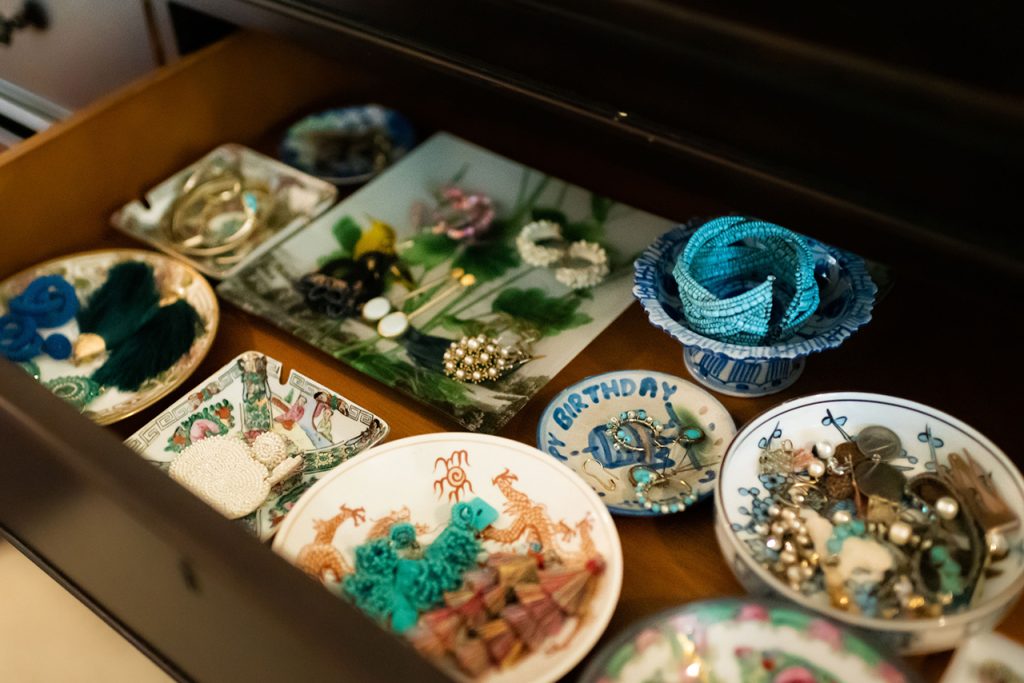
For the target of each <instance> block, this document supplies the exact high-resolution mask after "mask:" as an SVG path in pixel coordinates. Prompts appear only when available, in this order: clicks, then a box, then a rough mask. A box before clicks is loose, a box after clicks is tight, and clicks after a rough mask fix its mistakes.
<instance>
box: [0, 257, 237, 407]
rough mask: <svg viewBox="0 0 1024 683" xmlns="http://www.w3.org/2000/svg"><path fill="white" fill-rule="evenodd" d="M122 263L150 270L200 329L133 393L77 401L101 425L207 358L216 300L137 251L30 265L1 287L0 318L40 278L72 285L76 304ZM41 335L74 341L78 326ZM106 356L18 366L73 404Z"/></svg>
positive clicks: (194, 278) (161, 392) (185, 272)
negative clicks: (166, 365)
mask: <svg viewBox="0 0 1024 683" xmlns="http://www.w3.org/2000/svg"><path fill="white" fill-rule="evenodd" d="M124 261H142V262H144V263H147V264H149V265H150V266H152V267H153V275H154V277H155V279H156V283H157V288H158V290H159V292H160V294H161V295H162V296H164V297H171V296H173V297H180V298H183V299H185V300H186V301H187V302H188V303H189V304H190V305H191V306H192V308H194V309H195V310H196V312H197V313H198V314H199V319H200V321H201V327H202V329H201V330H200V331H199V332H197V334H196V337H195V340H194V341H193V343H192V347H191V348H190V349H189V350H188V352H186V353H185V355H183V356H182V357H181V358H179V359H178V361H177V362H175V363H174V364H173V365H172V366H171V367H170V368H168V369H167V370H165V371H164V372H162V373H160V374H159V375H157V376H156V377H152V378H150V379H148V380H146V381H145V382H144V383H143V384H142V386H140V387H139V389H138V390H137V391H122V390H120V389H117V388H105V389H102V390H101V391H100V393H99V394H98V395H95V394H92V393H90V394H88V395H87V396H84V397H82V398H81V401H79V402H81V403H83V404H84V405H82V406H80V407H81V408H82V413H83V414H84V415H85V416H86V417H88V418H89V419H91V420H92V421H93V422H95V423H97V424H101V425H107V424H111V423H113V422H117V421H118V420H123V419H124V418H126V417H130V416H131V415H134V414H135V413H137V412H139V411H140V410H143V409H144V408H148V407H149V406H151V405H153V404H154V403H156V402H157V401H159V400H160V399H161V398H163V397H164V396H167V395H168V394H169V393H171V392H172V391H174V390H175V389H176V388H177V387H178V386H180V385H181V384H182V383H183V382H184V381H185V380H186V379H188V377H189V375H191V374H192V372H193V371H195V369H196V368H197V367H199V364H200V363H201V362H202V361H203V359H204V358H205V357H206V354H207V352H209V350H210V347H211V346H212V345H213V339H214V337H215V336H216V333H217V324H218V322H219V320H220V309H219V307H218V305H217V297H216V295H215V294H214V293H213V289H212V288H211V287H210V285H209V283H208V282H207V281H206V280H205V279H204V278H203V276H202V275H200V274H199V273H198V272H197V271H196V270H195V269H194V268H192V267H191V266H189V265H187V264H185V263H182V262H181V261H178V260H175V259H173V258H170V257H168V256H164V255H162V254H157V253H155V252H152V251H143V250H140V249H105V250H101V251H89V252H82V253H79V254H72V255H70V256H62V257H60V258H56V259H52V260H50V261H46V262H45V263H41V264H39V265H36V266H32V267H31V268H28V269H26V270H23V271H21V272H20V273H18V274H16V275H12V276H11V277H9V278H7V279H6V280H4V281H3V282H0V315H3V314H4V313H6V312H7V310H8V302H9V301H10V300H11V299H12V298H14V297H15V296H17V295H19V294H21V293H22V291H23V290H24V289H25V288H26V287H28V285H29V283H31V282H32V281H33V280H35V279H36V278H38V277H41V276H44V275H59V276H61V277H62V278H64V280H66V281H67V282H68V283H69V284H71V285H72V286H73V287H74V289H75V293H76V294H77V295H78V300H79V302H80V303H81V304H83V305H84V304H85V303H86V301H88V298H89V296H90V295H91V294H92V293H93V292H94V291H95V290H96V289H98V288H99V287H100V286H101V285H102V284H103V282H104V281H105V280H106V278H107V272H108V271H109V270H110V269H111V268H112V267H113V266H115V265H117V264H119V263H122V262H124ZM40 332H41V333H44V336H45V335H50V334H55V333H59V334H62V335H64V336H65V337H67V338H68V339H69V340H71V341H74V340H75V339H76V338H77V337H78V323H77V322H76V321H75V320H74V319H72V320H71V321H70V322H68V323H65V324H64V325H61V326H59V327H55V328H52V329H46V330H40ZM105 359H106V355H100V356H99V357H98V358H96V359H95V360H92V361H88V362H84V363H82V364H80V365H75V364H74V363H73V362H72V361H71V360H70V359H68V360H54V359H53V358H50V357H49V356H47V355H44V354H41V355H38V356H36V357H35V358H33V359H32V360H30V361H26V362H24V363H22V367H24V368H25V369H26V370H27V371H28V372H29V373H31V374H32V375H33V376H34V377H36V379H38V380H39V381H41V382H42V383H43V384H44V385H46V386H47V387H48V388H50V389H51V390H53V391H54V392H55V393H57V394H58V395H60V396H62V397H64V398H67V399H68V400H70V401H72V402H73V403H76V398H77V397H76V396H75V395H74V393H75V390H76V388H77V387H80V386H81V384H82V382H83V381H85V380H86V378H88V377H90V376H91V375H92V374H93V372H94V371H95V370H96V369H97V368H98V367H100V366H101V365H102V364H103V362H104V360H105ZM93 396H95V397H94V398H93Z"/></svg>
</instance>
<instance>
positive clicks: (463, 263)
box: [452, 242, 519, 282]
mask: <svg viewBox="0 0 1024 683" xmlns="http://www.w3.org/2000/svg"><path fill="white" fill-rule="evenodd" d="M518 265H519V252H518V251H516V250H515V248H513V247H512V246H510V245H508V244H505V243H504V242H484V243H481V244H473V245H470V246H468V247H466V249H465V250H464V251H463V252H462V253H461V254H459V255H458V257H456V259H455V260H454V261H453V262H452V266H453V267H455V268H462V269H463V270H465V271H466V272H467V273H472V274H473V275H475V276H476V279H477V282H487V281H488V280H494V279H495V278H499V277H501V276H502V275H504V274H505V273H507V272H508V271H509V270H511V269H513V268H515V267H516V266H518Z"/></svg>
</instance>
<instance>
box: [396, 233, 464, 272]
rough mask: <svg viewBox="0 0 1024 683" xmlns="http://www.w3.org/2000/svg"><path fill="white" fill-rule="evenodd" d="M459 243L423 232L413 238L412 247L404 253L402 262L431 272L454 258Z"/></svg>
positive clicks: (442, 236)
mask: <svg viewBox="0 0 1024 683" xmlns="http://www.w3.org/2000/svg"><path fill="white" fill-rule="evenodd" d="M458 246H459V243H458V242H456V241H455V240H453V239H452V238H450V237H448V236H447V235H435V234H434V233H432V232H421V233H420V234H418V235H416V236H415V237H413V238H412V246H410V247H409V248H408V249H406V250H404V251H403V252H402V257H401V258H402V260H403V261H405V262H406V263H408V264H409V265H412V266H423V267H424V268H425V269H427V270H430V269H431V268H433V267H434V266H437V265H440V264H441V263H443V262H444V261H446V260H448V259H449V258H451V257H452V254H454V253H455V250H456V248H457V247H458Z"/></svg>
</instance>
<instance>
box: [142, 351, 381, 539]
mask: <svg viewBox="0 0 1024 683" xmlns="http://www.w3.org/2000/svg"><path fill="white" fill-rule="evenodd" d="M281 369H282V368H281V362H280V361H278V360H274V359H273V358H270V357H268V356H264V355H263V354H261V353H257V352H256V351H247V352H246V353H243V354H241V355H239V356H238V357H236V358H235V359H233V360H232V361H231V362H229V363H228V364H227V365H225V366H224V367H222V368H220V369H219V370H217V372H215V373H213V375H211V376H210V377H208V378H207V379H206V381H204V382H203V383H201V384H200V385H198V386H196V387H194V388H193V389H192V390H191V391H190V392H188V393H187V394H186V395H185V396H182V397H181V398H180V399H179V400H177V401H176V402H175V403H174V405H172V406H171V407H169V408H168V409H167V410H165V411H164V412H162V413H160V414H159V415H157V416H156V417H154V418H153V419H152V420H151V421H150V422H149V423H148V424H147V425H146V426H145V427H143V428H142V429H140V430H139V431H137V432H135V434H133V435H132V436H131V437H130V438H128V440H127V441H125V444H126V445H127V446H128V447H129V448H131V449H132V450H134V451H136V452H137V453H138V454H139V455H141V456H142V457H143V458H145V459H146V460H148V461H149V462H151V463H153V464H155V465H157V466H158V467H160V468H161V469H163V470H167V469H168V468H169V467H170V466H171V463H172V462H174V459H175V458H176V457H177V456H178V454H180V453H181V452H182V451H183V450H184V449H185V448H187V447H188V446H190V445H191V444H193V443H195V442H197V441H201V440H202V439H205V438H207V437H209V436H225V435H231V434H244V435H248V436H250V437H251V436H252V435H254V434H259V433H262V432H266V431H273V432H276V433H277V434H280V435H281V436H282V437H284V439H285V442H286V443H287V444H288V452H289V454H299V455H301V456H302V459H303V461H304V464H303V468H302V470H301V474H299V475H297V476H296V477H294V478H291V479H289V480H287V481H285V482H282V485H281V486H279V487H275V488H274V489H273V490H272V491H271V495H270V497H268V498H267V500H266V502H265V503H264V504H263V505H261V506H260V507H259V508H258V509H257V510H256V511H255V512H253V513H251V514H249V515H247V516H245V517H243V518H242V519H241V520H240V521H241V523H242V524H243V525H245V526H246V528H248V529H249V530H250V531H251V532H252V533H253V534H255V535H256V536H259V538H260V540H262V541H267V540H269V539H270V538H271V537H272V536H273V535H274V533H275V532H276V531H277V529H278V527H279V525H280V524H281V522H282V520H283V519H284V518H285V516H286V515H287V514H288V511H289V510H291V508H292V506H293V505H294V504H295V501H297V500H298V499H299V496H301V495H302V494H303V492H305V491H306V490H308V489H309V488H310V487H311V486H313V484H314V483H316V481H317V480H318V479H319V478H320V477H322V476H323V475H324V473H325V472H329V471H330V470H332V469H334V468H335V467H337V466H338V465H340V464H341V463H343V462H345V461H346V460H348V459H349V458H351V457H352V456H354V455H357V454H359V453H362V452H363V451H365V450H366V449H368V448H370V447H371V446H373V445H374V444H376V443H379V442H380V441H381V440H383V439H384V437H386V436H387V433H388V425H387V423H386V422H384V420H382V419H381V418H379V417H378V416H377V415H375V414H373V413H371V412H370V411H368V410H366V409H365V408H363V407H361V406H359V405H356V404H355V403H352V402H351V401H349V400H348V399H345V398H343V397H341V396H339V395H338V394H337V393H336V392H334V391H332V390H330V389H328V388H327V387H325V386H323V385H322V384H319V383H318V382H314V381H313V380H311V379H309V378H308V377H306V376H305V375H303V374H302V373H299V372H296V371H292V372H291V373H290V374H289V375H288V379H287V381H285V382H282V381H281Z"/></svg>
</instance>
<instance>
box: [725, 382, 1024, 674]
mask: <svg viewBox="0 0 1024 683" xmlns="http://www.w3.org/2000/svg"><path fill="white" fill-rule="evenodd" d="M871 425H883V426H885V427H888V428H889V429H891V430H893V431H894V432H895V433H896V434H897V435H898V436H899V438H900V441H901V443H902V452H901V455H900V456H899V457H898V458H896V459H894V460H892V461H890V464H891V465H893V466H894V467H898V468H900V469H903V470H904V471H905V474H906V475H907V476H908V477H910V476H913V475H914V474H918V473H921V472H935V471H936V470H937V469H938V468H939V467H940V466H944V465H946V464H947V462H948V458H949V454H950V453H953V452H957V453H963V451H964V450H965V449H966V451H968V452H969V454H970V455H971V457H972V458H973V459H974V460H975V461H976V462H977V463H978V464H979V465H980V466H981V468H982V469H984V470H985V471H986V472H989V473H991V478H992V481H993V482H994V485H995V487H996V489H997V490H998V491H999V493H1000V495H1001V497H1002V498H1003V499H1004V500H1005V501H1006V503H1007V504H1008V505H1009V507H1010V509H1011V510H1012V511H1013V512H1014V513H1015V514H1016V515H1017V517H1018V519H1020V520H1024V478H1022V477H1021V473H1020V472H1019V471H1018V470H1017V468H1016V467H1015V466H1014V465H1013V463H1012V462H1011V461H1010V459H1009V458H1008V457H1007V456H1006V454H1005V453H1003V452H1002V451H1001V450H999V448H998V447H996V446H995V444H993V443H992V442H991V441H989V440H988V439H987V438H985V437H984V436H982V435H981V434H979V433H978V432H977V431H976V430H974V429H972V428H971V427H970V426H968V425H966V424H964V423H963V422H961V421H960V420H958V419H956V418H955V417H952V416H951V415H947V414H946V413H943V412H940V411H938V410H935V409H934V408H930V407H928V406H926V405H922V404H920V403H915V402H913V401H907V400H905V399H900V398H894V397H891V396H883V395H880V394H864V393H852V392H851V393H831V394H817V395H814V396H807V397H804V398H799V399H796V400H793V401H787V402H785V403H782V404H780V405H778V406H776V407H775V408H772V409H771V410H769V411H767V412H765V413H763V414H761V415H759V416H758V417H756V418H754V419H753V420H751V421H750V422H749V423H747V425H746V426H745V427H744V428H743V429H741V430H740V431H739V433H738V434H737V435H736V438H735V439H734V440H733V442H732V444H731V445H730V446H729V449H728V451H727V452H726V455H725V459H724V461H723V462H722V467H721V472H720V475H719V479H718V490H717V491H716V492H715V513H716V514H715V533H716V535H717V536H718V542H719V545H720V547H721V550H722V553H723V554H724V556H725V560H726V563H727V564H728V565H729V567H730V568H731V569H732V571H733V573H734V574H735V575H736V578H737V579H739V581H740V583H742V584H743V585H744V587H745V588H746V589H747V590H748V591H750V592H751V593H753V594H755V595H779V596H782V597H785V598H787V599H789V600H792V601H793V602H796V603H798V604H800V605H801V606H803V607H806V608H808V609H812V610H814V611H816V612H819V613H821V614H824V615H826V616H828V617H829V618H832V619H835V620H837V621H841V622H843V623H845V624H848V625H850V626H853V627H857V628H861V629H864V630H866V631H870V632H872V633H874V634H876V635H877V636H878V638H879V639H880V640H881V641H882V642H884V643H885V644H887V645H888V646H889V647H891V648H892V649H893V650H896V651H899V652H903V653H905V654H924V653H929V652H936V651H939V650H948V649H951V648H954V647H956V645H957V644H958V643H960V642H962V641H963V640H964V639H965V638H966V637H967V636H969V635H971V634H974V633H979V632H981V631H985V630H990V629H992V628H993V627H994V626H995V625H996V624H997V623H998V622H999V620H1000V619H1001V618H1002V617H1003V616H1004V615H1005V614H1006V612H1007V611H1008V610H1009V609H1010V608H1011V607H1013V605H1014V604H1015V603H1016V601H1017V599H1018V597H1019V596H1020V593H1021V591H1022V590H1024V544H1022V543H1021V542H1020V531H1019V530H1018V531H1015V532H1013V533H1012V534H1010V536H1011V538H1009V540H1010V551H1009V556H1008V557H1007V558H1006V559H1004V560H1002V561H1000V562H999V563H998V565H996V567H994V568H998V569H999V570H1000V573H999V574H998V575H997V576H992V577H989V578H987V579H986V580H985V582H984V584H983V585H982V587H981V589H980V593H979V595H978V596H977V598H976V599H975V602H974V605H973V606H971V607H970V608H969V609H967V610H965V611H960V612H952V613H949V614H946V615H943V616H942V617H939V618H920V619H892V620H887V619H881V618H872V617H867V616H863V615H860V614H854V613H852V612H847V611H844V610H841V609H838V608H836V607H833V606H832V605H831V603H830V601H829V597H828V595H827V594H826V593H825V591H824V590H819V591H818V592H815V593H811V594H804V593H802V592H800V591H797V590H794V589H792V588H790V587H789V585H788V584H787V583H786V582H784V581H781V580H779V579H777V578H776V577H775V576H774V575H773V574H772V573H771V572H769V571H768V570H767V569H765V568H764V567H763V566H762V565H761V564H760V563H759V562H758V561H757V559H756V558H755V554H754V553H755V550H756V549H757V548H758V547H759V545H760V547H763V546H764V541H763V540H761V539H759V538H758V537H757V534H756V533H755V532H754V524H755V519H754V515H756V514H757V510H759V509H760V508H761V507H762V504H759V503H758V502H757V501H758V500H763V494H764V493H765V491H764V490H763V488H764V484H763V483H762V482H761V481H760V479H759V465H758V458H759V457H760V455H761V452H762V449H763V448H764V447H765V446H766V444H768V443H770V441H771V440H779V439H789V440H790V441H792V443H793V444H795V445H797V446H798V447H799V446H800V445H802V444H814V443H817V442H818V441H821V440H831V441H833V442H837V441H842V440H843V439H844V438H845V437H844V436H843V434H844V433H845V434H849V435H852V437H851V438H854V437H855V435H856V434H857V433H858V431H859V430H861V429H862V428H864V427H867V426H871Z"/></svg>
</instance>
